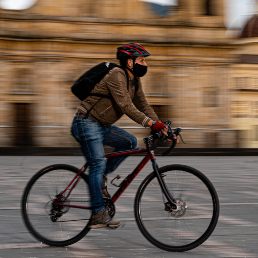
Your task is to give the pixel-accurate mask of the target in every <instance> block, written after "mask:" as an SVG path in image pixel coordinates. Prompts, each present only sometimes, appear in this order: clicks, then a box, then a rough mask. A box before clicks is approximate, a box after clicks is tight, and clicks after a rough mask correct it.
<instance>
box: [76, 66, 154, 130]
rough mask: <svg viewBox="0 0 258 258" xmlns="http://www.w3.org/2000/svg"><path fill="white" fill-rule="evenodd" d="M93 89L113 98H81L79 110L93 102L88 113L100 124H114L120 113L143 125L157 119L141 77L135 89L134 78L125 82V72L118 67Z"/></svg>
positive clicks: (84, 109) (86, 108) (88, 108)
mask: <svg viewBox="0 0 258 258" xmlns="http://www.w3.org/2000/svg"><path fill="white" fill-rule="evenodd" d="M135 91H136V92H135ZM92 93H98V94H104V95H109V96H110V95H111V96H112V98H103V97H98V96H89V97H87V98H86V99H85V100H84V101H82V102H81V104H80V106H79V107H78V110H79V111H80V112H83V113H86V112H87V110H90V109H91V107H92V106H93V105H94V107H93V108H92V110H91V111H90V115H91V116H93V117H94V118H95V119H96V120H97V121H99V122H100V123H102V124H113V123H115V122H116V121H117V120H118V119H119V118H121V116H122V115H123V114H126V115H127V116H128V117H130V118H131V119H132V120H134V121H135V122H137V123H138V124H141V125H142V126H144V127H146V126H147V124H148V122H149V120H150V119H152V120H158V117H157V115H156V114H155V112H154V110H153V109H152V107H151V106H150V105H149V104H148V102H147V100H146V98H145V95H144V92H143V90H142V85H141V82H140V80H139V83H138V87H137V90H136V89H135V86H134V83H133V80H129V85H127V79H126V74H125V72H124V70H123V69H121V68H119V67H116V68H114V69H112V70H111V71H110V72H109V73H108V74H107V75H106V76H105V77H104V78H103V79H102V80H101V81H100V82H99V83H98V84H97V85H96V86H95V87H94V90H93V91H92ZM95 104H96V105H95Z"/></svg>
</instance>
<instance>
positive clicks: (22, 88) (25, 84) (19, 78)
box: [11, 68, 33, 95]
mask: <svg viewBox="0 0 258 258" xmlns="http://www.w3.org/2000/svg"><path fill="white" fill-rule="evenodd" d="M14 78H15V83H14V86H13V88H12V89H11V94H17V95H23V94H27V95H29V94H33V91H32V82H31V81H32V74H31V70H30V69H29V68H19V69H17V70H16V72H15V76H14Z"/></svg>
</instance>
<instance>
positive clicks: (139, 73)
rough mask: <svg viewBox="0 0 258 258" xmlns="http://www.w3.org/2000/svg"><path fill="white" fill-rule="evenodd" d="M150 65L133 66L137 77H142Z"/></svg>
mask: <svg viewBox="0 0 258 258" xmlns="http://www.w3.org/2000/svg"><path fill="white" fill-rule="evenodd" d="M147 70H148V66H146V65H140V64H137V63H136V64H135V65H134V67H133V73H134V75H135V76H136V77H142V76H144V75H145V74H146V73H147Z"/></svg>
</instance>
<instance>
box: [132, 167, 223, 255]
mask: <svg viewBox="0 0 258 258" xmlns="http://www.w3.org/2000/svg"><path fill="white" fill-rule="evenodd" d="M158 172H159V174H160V175H161V176H162V178H163V179H164V182H165V183H166V186H167V187H168V190H169V191H170V193H172V195H173V197H174V198H175V199H176V200H178V202H179V203H180V205H181V206H179V207H181V210H180V209H179V210H178V211H176V210H173V209H172V208H171V206H170V207H169V206H168V207H167V205H168V202H166V201H165V202H164V200H163V203H162V202H161V201H160V196H162V198H164V196H163V194H162V193H161V188H160V185H159V183H158V180H157V178H156V174H155V172H152V173H151V174H150V175H148V176H147V177H146V178H145V179H144V180H143V182H142V183H141V185H140V186H139V188H138V190H137V193H136V197H135V203H134V213H135V219H136V222H137V225H138V227H139V229H140V231H141V233H142V234H143V236H144V237H145V238H146V239H147V240H148V241H149V242H151V243H152V244H153V245H155V246H157V247H158V248H160V249H163V250H166V251H170V252H184V251H188V250H191V249H194V248H196V247H197V246H199V245H201V244H202V243H203V242H204V241H206V240H207V239H208V238H209V236H210V235H211V234H212V232H213V231H214V229H215V227H216V225H217V222H218V218H219V198H218V195H217V192H216V190H215V188H214V186H213V185H212V183H211V182H210V181H209V179H208V178H207V177H206V176H205V175H204V174H203V173H201V172H200V171H198V170H197V169H194V168H192V167H189V166H185V165H178V164H175V165H168V166H164V167H161V168H159V170H158ZM170 178H171V182H169V179H170ZM187 179H190V182H188V181H187ZM173 180H174V182H173ZM175 180H177V181H175ZM179 180H180V181H179ZM176 182H177V183H178V186H176ZM180 183H181V184H182V186H183V188H185V189H183V191H181V189H180V185H179V184H180ZM195 183H196V189H194V187H195V185H194V184H195ZM201 183H202V184H201ZM170 185H174V190H173V191H171V189H170ZM202 191H203V192H202ZM206 195H208V196H206ZM201 201H202V202H203V203H201ZM209 202H210V203H209ZM147 203H150V205H149V206H150V207H149V206H148V204H147ZM164 205H165V206H164ZM156 206H160V207H158V208H157V209H155V208H156ZM188 206H189V207H188ZM168 210H169V211H168ZM145 212H146V213H147V215H145V214H146V213H145ZM177 212H178V213H177ZM208 212H211V214H210V215H209V214H208ZM160 213H162V216H163V217H162V216H158V215H157V214H160ZM164 214H165V215H164ZM158 219H160V220H158ZM200 221H201V222H202V223H199V222H200ZM184 226H186V229H185V228H184ZM194 230H196V231H197V232H194ZM198 231H200V232H198ZM197 234H198V235H197ZM156 235H157V236H156ZM188 238H189V239H188ZM181 242H182V243H181Z"/></svg>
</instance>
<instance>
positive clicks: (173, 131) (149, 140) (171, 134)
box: [144, 121, 185, 155]
mask: <svg viewBox="0 0 258 258" xmlns="http://www.w3.org/2000/svg"><path fill="white" fill-rule="evenodd" d="M165 124H166V125H167V129H168V131H167V136H166V135H164V134H163V133H162V132H159V133H154V134H151V135H150V136H148V137H145V138H144V143H145V144H146V147H147V148H152V149H155V144H154V142H155V141H156V140H159V141H160V142H171V145H170V146H169V147H168V148H167V149H166V150H165V151H164V152H163V153H162V155H167V154H169V153H170V151H171V150H172V149H173V148H175V147H176V144H177V138H178V136H179V137H180V139H181V141H182V142H183V143H185V142H184V140H183V138H182V135H181V132H182V128H180V127H177V128H172V127H171V121H166V122H165Z"/></svg>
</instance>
